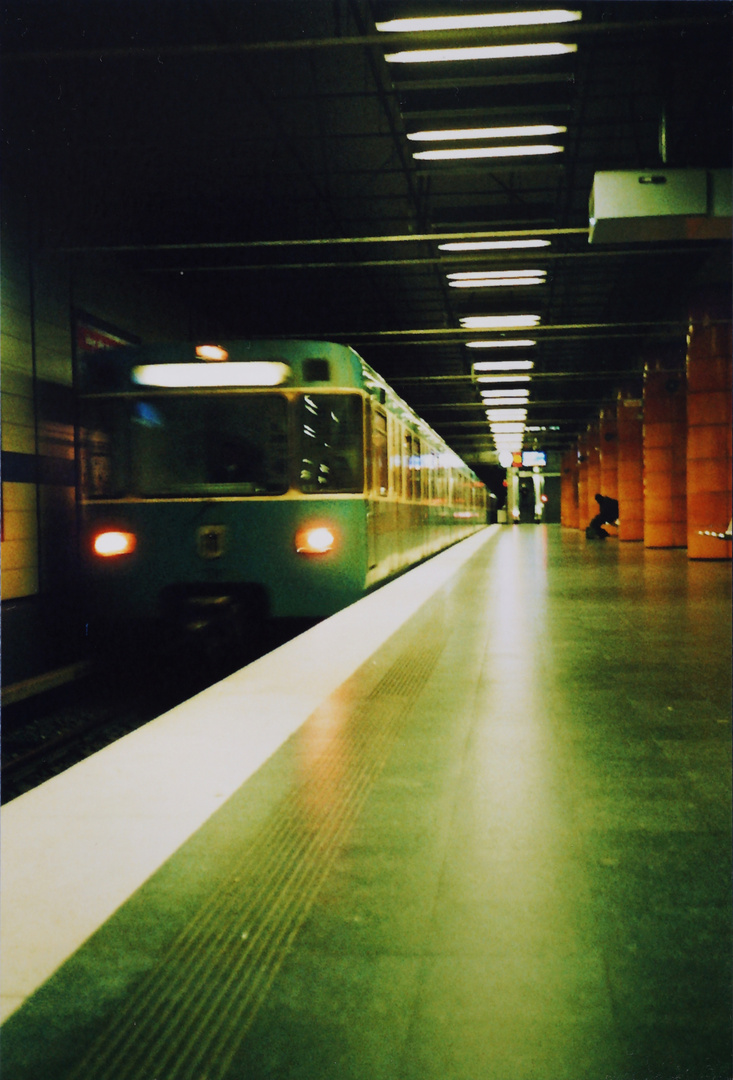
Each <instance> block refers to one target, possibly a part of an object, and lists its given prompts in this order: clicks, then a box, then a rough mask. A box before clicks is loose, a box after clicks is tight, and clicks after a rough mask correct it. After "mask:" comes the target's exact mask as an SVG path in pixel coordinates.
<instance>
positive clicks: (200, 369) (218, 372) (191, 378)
mask: <svg viewBox="0 0 733 1080" xmlns="http://www.w3.org/2000/svg"><path fill="white" fill-rule="evenodd" d="M289 375H290V368H289V367H288V365H287V364H281V363H280V362H279V361H269V360H248V361H242V362H235V363H218V364H212V363H204V364H197V363H192V364H142V365H139V366H138V367H134V368H133V369H132V381H133V382H135V383H137V384H138V385H139V386H165V387H169V388H181V387H189V388H195V387H217V386H279V385H280V384H281V383H284V382H285V381H286V380H287V378H288V376H289Z"/></svg>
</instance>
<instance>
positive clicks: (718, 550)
mask: <svg viewBox="0 0 733 1080" xmlns="http://www.w3.org/2000/svg"><path fill="white" fill-rule="evenodd" d="M730 317H731V311H730V297H729V296H728V294H727V291H723V292H721V293H715V292H712V291H710V292H709V293H708V294H707V295H706V296H705V297H704V298H703V299H702V300H701V301H700V302H698V303H696V304H694V305H693V307H692V309H691V312H690V326H689V332H688V339H687V340H688V345H687V556H688V558H690V559H721V558H727V559H730V557H731V543H730V541H726V540H720V539H718V538H717V537H712V536H704V535H701V533H703V532H705V531H713V532H724V531H725V529H727V527H728V524H729V522H730V519H731V323H730Z"/></svg>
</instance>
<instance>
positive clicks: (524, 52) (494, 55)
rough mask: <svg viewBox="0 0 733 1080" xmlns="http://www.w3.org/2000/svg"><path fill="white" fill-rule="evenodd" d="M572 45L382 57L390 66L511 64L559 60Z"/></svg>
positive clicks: (418, 52)
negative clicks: (533, 59) (543, 58)
mask: <svg viewBox="0 0 733 1080" xmlns="http://www.w3.org/2000/svg"><path fill="white" fill-rule="evenodd" d="M577 50H578V46H577V45H576V44H574V43H573V44H566V43H564V42H561V41H542V42H539V41H538V42H531V43H527V44H526V45H524V44H523V45H465V46H459V47H458V48H453V49H407V50H404V51H403V52H398V53H385V54H384V59H385V60H386V61H387V62H388V63H390V64H434V63H453V62H456V61H458V62H462V61H466V60H513V59H524V58H527V57H535V56H562V55H563V54H565V53H574V52H577Z"/></svg>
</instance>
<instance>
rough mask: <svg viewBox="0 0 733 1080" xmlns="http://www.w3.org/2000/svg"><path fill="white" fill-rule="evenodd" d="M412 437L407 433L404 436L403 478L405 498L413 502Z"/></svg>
mask: <svg viewBox="0 0 733 1080" xmlns="http://www.w3.org/2000/svg"><path fill="white" fill-rule="evenodd" d="M411 459H412V436H411V435H410V434H409V432H407V431H405V432H404V433H403V436H402V477H403V481H404V486H403V491H404V495H405V498H406V499H408V500H409V501H412V498H413V491H412V465H411Z"/></svg>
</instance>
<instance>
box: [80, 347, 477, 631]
mask: <svg viewBox="0 0 733 1080" xmlns="http://www.w3.org/2000/svg"><path fill="white" fill-rule="evenodd" d="M78 375H79V387H80V402H81V416H80V428H79V442H80V451H81V453H80V459H81V462H82V468H81V485H82V500H81V502H82V514H83V528H82V536H83V547H84V555H83V565H84V570H85V578H86V581H87V582H88V585H89V588H88V600H87V614H88V619H89V625H90V629H91V632H92V634H93V635H94V636H96V638H97V639H99V638H105V637H107V638H108V639H110V640H114V639H115V635H116V634H117V633H118V632H119V629H120V627H122V626H123V625H124V626H128V627H129V626H131V625H133V624H134V625H135V626H136V627H137V628H138V630H139V631H141V630H142V628H143V627H147V628H148V629H149V630H151V631H152V632H153V635H155V634H156V633H158V632H159V630H160V626H161V623H162V624H167V626H168V628H170V627H171V626H172V625H175V626H178V627H184V628H187V629H188V630H201V629H204V628H206V626H207V625H210V624H213V623H216V622H217V621H219V622H220V621H221V620H222V618H225V619H229V620H230V619H232V618H234V619H235V620H236V621H237V622H238V623H239V626H240V628H244V629H245V630H246V629H247V628H249V629H250V630H251V629H252V628H254V627H256V626H257V625H258V623H259V622H260V620H262V619H263V618H271V619H278V618H290V619H293V618H306V619H318V618H322V617H325V616H328V615H331V614H333V613H334V612H336V611H338V610H340V609H341V608H343V607H345V606H346V605H348V604H350V603H352V602H354V601H355V600H358V599H359V598H360V597H362V596H363V595H364V594H365V593H366V592H367V591H369V590H370V589H373V588H374V587H375V586H377V585H379V584H381V583H382V582H384V581H385V580H387V579H388V578H390V577H393V576H394V575H395V574H398V573H400V572H401V571H403V570H405V569H407V568H408V567H410V566H412V565H414V564H415V563H417V562H419V561H421V560H422V559H425V558H427V557H428V556H430V555H432V554H434V553H435V552H437V551H439V550H441V549H442V548H444V547H446V546H447V545H449V544H452V543H454V542H456V541H457V540H460V539H462V538H464V537H466V536H468V535H469V534H470V533H472V532H474V531H476V530H477V529H479V528H481V527H482V526H483V525H485V523H486V492H485V488H484V486H483V484H482V483H481V482H480V481H479V480H478V478H477V477H476V476H475V475H474V473H473V472H471V470H470V469H469V468H468V467H467V466H466V465H465V464H464V463H463V462H462V461H461V460H460V459H459V458H458V457H457V456H456V455H455V454H454V453H453V452H452V451H451V450H450V449H449V448H448V446H447V445H446V444H445V443H444V442H443V440H442V439H441V438H440V437H439V436H438V435H437V434H436V432H434V431H433V430H432V429H431V428H430V427H429V426H428V425H427V424H426V423H425V422H424V421H423V420H422V419H421V418H420V417H418V416H417V415H416V414H415V412H413V410H412V409H411V408H410V407H409V406H408V405H407V404H406V403H405V402H404V401H402V400H401V399H400V398H399V397H398V395H397V394H396V393H395V392H394V390H392V389H391V388H390V386H388V384H387V383H386V382H385V381H384V380H383V379H382V378H381V377H380V376H379V375H378V374H377V373H376V372H375V371H374V370H373V369H372V368H371V367H370V366H369V365H368V364H367V363H366V362H365V361H364V360H363V359H362V358H361V357H360V356H358V354H357V353H356V352H355V351H354V350H353V349H351V348H349V347H347V346H344V345H338V344H333V343H329V342H320V341H275V340H262V341H232V342H222V343H221V344H217V345H196V344H188V343H184V344H167V345H152V346H151V345H145V346H134V347H125V348H121V349H112V350H106V351H103V352H99V353H98V354H97V355H94V356H89V357H85V358H83V360H82V362H81V366H80V370H79V373H78ZM136 632H137V631H136Z"/></svg>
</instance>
